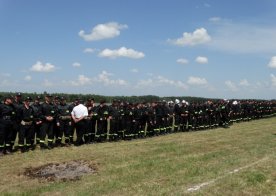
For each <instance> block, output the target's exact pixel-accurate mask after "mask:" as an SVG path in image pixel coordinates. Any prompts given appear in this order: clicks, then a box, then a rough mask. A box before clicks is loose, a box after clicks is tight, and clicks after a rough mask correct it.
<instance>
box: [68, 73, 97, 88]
mask: <svg viewBox="0 0 276 196" xmlns="http://www.w3.org/2000/svg"><path fill="white" fill-rule="evenodd" d="M91 81H92V80H91V79H90V78H88V77H87V76H85V75H79V76H78V79H77V80H76V81H71V84H72V85H73V86H84V85H87V84H91Z"/></svg>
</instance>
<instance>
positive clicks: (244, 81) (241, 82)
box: [239, 79, 250, 87]
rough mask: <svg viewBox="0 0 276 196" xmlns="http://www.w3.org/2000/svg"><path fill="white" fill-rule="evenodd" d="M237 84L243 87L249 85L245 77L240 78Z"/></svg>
mask: <svg viewBox="0 0 276 196" xmlns="http://www.w3.org/2000/svg"><path fill="white" fill-rule="evenodd" d="M239 85H240V86H244V87H248V86H250V84H249V82H248V81H247V80H246V79H243V80H241V81H240V83H239Z"/></svg>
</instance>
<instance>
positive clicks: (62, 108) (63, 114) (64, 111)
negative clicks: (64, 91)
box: [56, 97, 72, 146]
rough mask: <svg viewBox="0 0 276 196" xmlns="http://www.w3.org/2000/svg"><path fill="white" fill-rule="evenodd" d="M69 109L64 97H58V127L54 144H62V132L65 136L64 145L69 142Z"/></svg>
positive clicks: (70, 124) (70, 123)
mask: <svg viewBox="0 0 276 196" xmlns="http://www.w3.org/2000/svg"><path fill="white" fill-rule="evenodd" d="M70 114H71V110H70V105H68V104H67V103H66V99H65V97H61V98H60V104H59V105H58V118H57V123H58V125H59V126H58V129H57V131H58V132H57V139H56V145H57V146H62V145H63V144H62V143H61V141H62V137H63V134H64V137H65V145H68V144H69V143H70V129H71V126H72V122H71V115H70Z"/></svg>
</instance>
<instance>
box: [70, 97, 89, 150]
mask: <svg viewBox="0 0 276 196" xmlns="http://www.w3.org/2000/svg"><path fill="white" fill-rule="evenodd" d="M75 104H76V106H75V107H74V108H73V110H72V112H71V116H72V119H73V121H74V123H75V127H76V133H77V140H76V143H75V145H76V146H80V145H82V144H84V141H83V135H84V133H85V129H86V121H85V118H86V117H87V116H88V109H87V107H86V106H84V105H83V104H82V103H81V100H80V99H76V101H75Z"/></svg>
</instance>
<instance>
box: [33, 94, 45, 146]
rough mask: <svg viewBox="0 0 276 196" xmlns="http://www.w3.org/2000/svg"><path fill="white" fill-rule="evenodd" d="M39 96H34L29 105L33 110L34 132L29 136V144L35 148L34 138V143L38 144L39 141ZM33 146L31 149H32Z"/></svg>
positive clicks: (40, 121) (40, 123)
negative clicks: (32, 101)
mask: <svg viewBox="0 0 276 196" xmlns="http://www.w3.org/2000/svg"><path fill="white" fill-rule="evenodd" d="M40 101H41V97H40V96H36V98H35V100H34V103H33V104H32V105H31V107H32V108H33V110H34V132H33V134H34V135H33V137H32V138H31V145H32V146H33V147H34V148H35V145H34V144H35V139H36V145H38V144H39V141H40V129H41V125H42V119H41V104H40ZM34 148H33V149H34Z"/></svg>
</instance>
